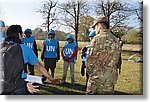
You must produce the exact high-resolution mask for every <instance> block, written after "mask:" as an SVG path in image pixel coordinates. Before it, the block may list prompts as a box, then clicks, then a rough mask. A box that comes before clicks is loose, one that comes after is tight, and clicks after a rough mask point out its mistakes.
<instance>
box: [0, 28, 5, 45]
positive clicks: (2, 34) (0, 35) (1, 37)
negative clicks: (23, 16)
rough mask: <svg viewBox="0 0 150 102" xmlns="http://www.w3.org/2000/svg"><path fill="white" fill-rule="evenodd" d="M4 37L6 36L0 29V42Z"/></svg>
mask: <svg viewBox="0 0 150 102" xmlns="http://www.w3.org/2000/svg"><path fill="white" fill-rule="evenodd" d="M5 37H6V34H5V31H1V30H0V43H2V42H3V41H4V39H5Z"/></svg>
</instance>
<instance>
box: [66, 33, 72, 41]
mask: <svg viewBox="0 0 150 102" xmlns="http://www.w3.org/2000/svg"><path fill="white" fill-rule="evenodd" d="M68 39H72V40H73V41H74V38H73V36H72V35H71V34H69V35H67V37H66V40H68Z"/></svg>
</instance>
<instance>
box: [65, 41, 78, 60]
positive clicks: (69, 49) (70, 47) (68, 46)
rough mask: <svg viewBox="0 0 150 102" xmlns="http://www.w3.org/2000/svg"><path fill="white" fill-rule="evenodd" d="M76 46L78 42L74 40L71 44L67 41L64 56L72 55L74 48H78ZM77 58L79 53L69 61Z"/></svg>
mask: <svg viewBox="0 0 150 102" xmlns="http://www.w3.org/2000/svg"><path fill="white" fill-rule="evenodd" d="M76 46H77V43H76V42H73V43H71V44H69V43H67V42H66V44H65V46H64V52H63V53H64V56H65V57H69V56H70V55H72V54H73V52H74V50H75V48H76ZM76 59H77V55H76V56H75V57H74V58H72V59H70V60H69V61H70V62H73V61H74V60H76Z"/></svg>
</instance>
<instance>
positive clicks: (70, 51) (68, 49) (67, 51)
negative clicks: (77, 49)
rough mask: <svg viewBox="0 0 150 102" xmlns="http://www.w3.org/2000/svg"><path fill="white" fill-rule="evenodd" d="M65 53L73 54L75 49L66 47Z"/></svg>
mask: <svg viewBox="0 0 150 102" xmlns="http://www.w3.org/2000/svg"><path fill="white" fill-rule="evenodd" d="M65 54H67V55H70V54H73V49H71V48H66V49H65Z"/></svg>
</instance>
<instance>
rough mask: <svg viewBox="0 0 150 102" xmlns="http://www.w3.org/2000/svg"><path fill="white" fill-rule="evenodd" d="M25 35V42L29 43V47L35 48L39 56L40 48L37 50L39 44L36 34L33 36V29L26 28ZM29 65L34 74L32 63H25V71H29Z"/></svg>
mask: <svg viewBox="0 0 150 102" xmlns="http://www.w3.org/2000/svg"><path fill="white" fill-rule="evenodd" d="M24 34H25V37H24V38H23V44H25V45H27V46H28V47H29V48H31V49H32V50H33V52H34V53H35V55H36V56H37V57H38V50H37V44H36V41H35V38H34V36H31V34H32V30H31V29H26V30H25V31H24ZM27 66H28V69H29V74H30V75H34V65H31V64H30V63H26V64H25V70H24V71H25V73H28V71H27Z"/></svg>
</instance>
